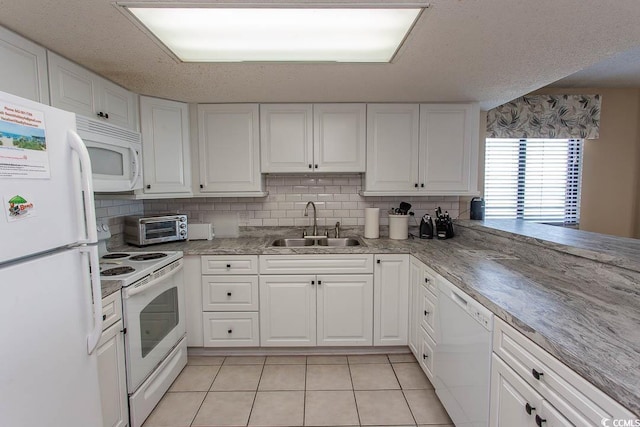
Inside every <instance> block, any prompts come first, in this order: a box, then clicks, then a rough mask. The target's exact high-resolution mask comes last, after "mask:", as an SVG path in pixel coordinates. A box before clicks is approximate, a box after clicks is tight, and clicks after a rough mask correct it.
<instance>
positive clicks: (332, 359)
mask: <svg viewBox="0 0 640 427" xmlns="http://www.w3.org/2000/svg"><path fill="white" fill-rule="evenodd" d="M346 364H347V356H307V365H346Z"/></svg>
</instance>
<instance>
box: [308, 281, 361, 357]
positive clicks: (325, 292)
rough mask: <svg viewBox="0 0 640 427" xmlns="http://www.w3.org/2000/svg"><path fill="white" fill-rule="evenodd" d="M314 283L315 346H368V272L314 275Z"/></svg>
mask: <svg viewBox="0 0 640 427" xmlns="http://www.w3.org/2000/svg"><path fill="white" fill-rule="evenodd" d="M316 285H317V298H318V300H317V310H318V318H317V323H316V324H317V327H318V345H328V346H343V345H372V344H373V277H372V275H370V274H367V275H355V274H345V275H339V274H330V275H318V276H317V280H316Z"/></svg>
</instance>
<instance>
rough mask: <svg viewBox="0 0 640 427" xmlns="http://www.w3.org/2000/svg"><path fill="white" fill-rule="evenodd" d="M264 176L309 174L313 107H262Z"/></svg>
mask: <svg viewBox="0 0 640 427" xmlns="http://www.w3.org/2000/svg"><path fill="white" fill-rule="evenodd" d="M260 156H261V171H262V172H310V171H313V170H314V168H317V167H318V165H317V164H314V162H313V106H312V105H310V104H263V105H260Z"/></svg>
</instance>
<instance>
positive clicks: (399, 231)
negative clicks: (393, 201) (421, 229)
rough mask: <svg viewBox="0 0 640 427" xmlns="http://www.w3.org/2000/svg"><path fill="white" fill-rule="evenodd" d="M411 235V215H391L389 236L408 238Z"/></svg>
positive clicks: (392, 237)
mask: <svg viewBox="0 0 640 427" xmlns="http://www.w3.org/2000/svg"><path fill="white" fill-rule="evenodd" d="M408 237H409V215H389V238H390V239H394V240H406V239H407V238H408Z"/></svg>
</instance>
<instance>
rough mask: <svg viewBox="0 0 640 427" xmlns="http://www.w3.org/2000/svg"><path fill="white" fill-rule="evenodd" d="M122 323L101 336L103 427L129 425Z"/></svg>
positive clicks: (100, 369)
mask: <svg viewBox="0 0 640 427" xmlns="http://www.w3.org/2000/svg"><path fill="white" fill-rule="evenodd" d="M122 328H123V325H122V320H120V321H119V322H117V323H115V324H113V325H112V326H111V327H110V328H108V329H107V330H105V331H104V332H102V336H101V337H100V342H99V343H98V348H97V349H96V354H97V356H98V381H99V384H100V401H101V404H102V425H103V426H105V427H124V426H126V425H127V424H128V422H129V406H128V403H127V379H126V376H125V365H124V335H123V333H122Z"/></svg>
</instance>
